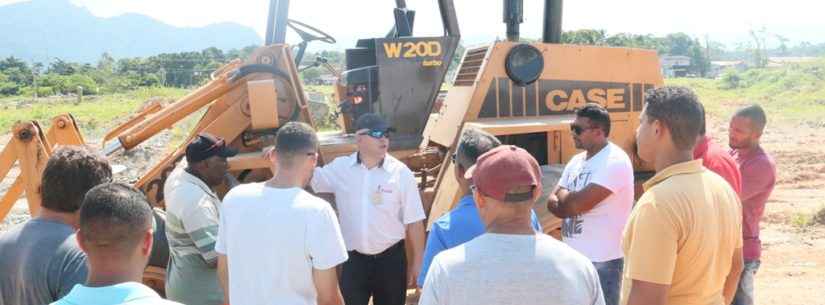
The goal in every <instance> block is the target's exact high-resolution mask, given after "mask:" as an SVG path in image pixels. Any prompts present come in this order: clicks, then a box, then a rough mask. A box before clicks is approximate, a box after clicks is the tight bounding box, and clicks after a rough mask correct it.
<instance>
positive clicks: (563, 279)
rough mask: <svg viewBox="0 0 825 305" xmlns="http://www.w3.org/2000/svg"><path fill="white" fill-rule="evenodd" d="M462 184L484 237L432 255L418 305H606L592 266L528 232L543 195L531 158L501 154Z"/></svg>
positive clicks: (484, 159) (483, 160) (485, 160)
mask: <svg viewBox="0 0 825 305" xmlns="http://www.w3.org/2000/svg"><path fill="white" fill-rule="evenodd" d="M465 177H467V178H468V179H472V182H473V184H474V187H473V188H474V192H473V197H474V199H475V202H476V206H477V207H478V213H479V216H481V219H482V220H483V222H484V224H485V227H486V228H487V233H485V234H483V235H481V236H479V237H477V238H475V239H473V240H471V241H469V242H467V243H465V244H463V245H460V246H458V247H455V248H452V249H449V250H446V251H444V252H441V253H440V254H438V255H436V257H435V260H434V261H433V263H432V265H431V266H430V269H429V271H428V272H427V278H426V280H425V282H424V292H423V293H422V295H421V301H420V302H419V304H421V305H456V304H467V305H469V304H485V305H495V304H525V305H531V304H571V305H604V296H603V295H602V290H601V286H600V284H599V278H598V275H597V273H596V270H595V268H594V267H593V264H591V263H590V261H589V260H588V259H587V258H586V257H584V256H582V255H581V254H579V253H577V252H576V251H575V250H573V249H572V248H570V247H569V246H567V245H565V244H563V243H561V242H559V241H556V240H554V239H553V238H552V237H550V236H547V235H544V234H540V233H536V232H535V231H534V230H533V228H532V226H531V218H530V211H531V210H532V206H533V203H534V202H535V201H536V200H537V199H538V197H539V195H540V193H541V189H542V188H541V171H540V170H539V166H538V162H536V160H535V159H534V158H533V157H532V156H531V155H530V153H528V152H527V151H525V150H524V149H521V148H518V147H515V146H510V145H504V146H499V147H498V148H495V149H493V150H490V151H488V152H487V153H485V154H483V155H481V156H480V157H479V158H478V162H477V163H476V165H474V166H473V167H471V168H470V169H469V170H468V171H467V173H466V175H465Z"/></svg>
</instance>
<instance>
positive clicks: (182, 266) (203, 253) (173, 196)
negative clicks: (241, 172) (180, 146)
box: [163, 133, 237, 305]
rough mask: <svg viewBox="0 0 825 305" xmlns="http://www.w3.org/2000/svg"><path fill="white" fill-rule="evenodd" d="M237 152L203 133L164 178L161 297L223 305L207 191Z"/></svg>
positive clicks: (213, 203)
mask: <svg viewBox="0 0 825 305" xmlns="http://www.w3.org/2000/svg"><path fill="white" fill-rule="evenodd" d="M235 154H237V151H236V150H234V149H231V148H229V147H227V146H226V143H225V142H224V140H223V139H220V138H218V137H215V136H212V135H210V134H206V133H202V134H200V135H198V137H197V138H195V140H193V141H192V142H191V143H190V144H189V145H188V146H187V147H186V162H187V166H186V167H185V168H184V167H178V168H177V169H175V170H174V171H172V173H171V174H170V175H169V178H167V179H166V183H165V184H164V186H163V193H164V196H165V199H166V212H167V215H166V238H167V239H168V240H169V265H168V266H167V267H166V297H167V298H169V299H170V300H173V301H177V302H181V303H184V304H203V305H212V304H215V305H218V304H223V303H224V299H223V290H221V288H220V284H219V283H218V276H217V269H216V268H217V262H218V254H217V253H216V252H215V241H216V240H217V236H218V209H219V205H220V199H219V198H218V196H217V195H216V194H215V192H214V191H212V189H211V187H214V186H217V185H220V184H221V183H223V182H224V181H225V179H226V177H227V175H226V173H227V172H226V171H227V168H228V165H227V162H226V158H227V157H231V156H234V155H235Z"/></svg>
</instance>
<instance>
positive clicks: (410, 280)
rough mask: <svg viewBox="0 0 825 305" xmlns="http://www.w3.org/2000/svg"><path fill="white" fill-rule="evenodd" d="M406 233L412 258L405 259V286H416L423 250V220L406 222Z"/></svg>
mask: <svg viewBox="0 0 825 305" xmlns="http://www.w3.org/2000/svg"><path fill="white" fill-rule="evenodd" d="M406 235H407V236H406V237H407V242H409V245H410V246H411V247H412V254H413V257H412V259H410V260H407V287H416V285H417V284H416V283H417V281H418V273H419V272H421V260H422V259H423V252H424V221H423V220H421V221H416V222H414V223H411V224H408V225H407V234H406Z"/></svg>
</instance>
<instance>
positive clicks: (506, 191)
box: [464, 145, 541, 202]
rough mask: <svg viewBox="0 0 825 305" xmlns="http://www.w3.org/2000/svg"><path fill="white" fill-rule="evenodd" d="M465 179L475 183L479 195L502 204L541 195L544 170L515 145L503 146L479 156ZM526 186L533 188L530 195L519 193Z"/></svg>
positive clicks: (527, 153) (465, 175)
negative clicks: (517, 190) (537, 194)
mask: <svg viewBox="0 0 825 305" xmlns="http://www.w3.org/2000/svg"><path fill="white" fill-rule="evenodd" d="M464 178H467V179H471V180H472V181H473V185H474V186H475V188H476V191H478V192H481V194H483V195H484V196H487V197H490V198H493V199H496V200H500V201H506V202H520V201H525V200H530V199H531V198H533V195H534V193H535V192H540V191H541V170H540V169H539V163H538V162H537V161H536V158H533V156H532V155H530V153H529V152H527V151H526V150H524V149H523V148H521V147H517V146H513V145H502V146H499V147H496V148H494V149H492V150H490V151H488V152H486V153H484V154H483V155H481V156H479V157H478V161H476V164H475V165H473V166H471V167H470V168H469V169H468V170H467V172H466V173H465V174H464ZM525 186H531V187H532V188H531V189H530V191H527V192H516V189H517V188H519V187H525Z"/></svg>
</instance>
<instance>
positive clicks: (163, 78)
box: [0, 29, 825, 96]
mask: <svg viewBox="0 0 825 305" xmlns="http://www.w3.org/2000/svg"><path fill="white" fill-rule="evenodd" d="M750 34H751V37H752V38H753V39H752V41H751V42H746V43H742V44H739V45H737V46H736V47H735V48H734V49H732V50H729V49H727V48H726V47H725V46H724V45H723V44H721V43H718V42H714V41H710V40H707V39H705V41H702V40H700V39H698V38H693V37H690V36H689V35H687V34H684V33H673V34H669V35H666V36H662V37H656V36H653V35H640V34H628V33H618V34H613V35H608V34H607V33H606V31H604V30H592V29H586V30H576V31H567V32H564V33H562V42H563V43H568V44H581V45H598V46H614V47H633V48H644V49H652V50H656V51H657V52H658V53H659V54H660V55H681V56H687V57H689V58H690V59H691V64H690V67H689V68H688V70H689V73H690V74H693V75H696V76H704V75H705V74H706V73H707V72H708V71H709V69H710V61H711V59H713V60H734V59H737V60H748V61H751V60H752V61H753V62H755V63H756V65H757V66H759V64H760V63H765V62H766V61H767V57H768V56H820V55H825V43H823V44H811V43H807V42H802V43H799V44H798V45H796V46H788V45H787V39H779V38H781V36H776V37H777V39H779V41H780V44H779V46H778V47H776V48H768V47H767V43H766V41H767V40H768V38H771V37H768V34H767V31H766V30H764V29H761V30H756V31H751V33H750ZM525 41H535V40H530V39H525ZM256 47H257V46H248V47H245V48H242V49H233V50H229V51H223V50H220V49H217V48H214V47H213V48H207V49H204V50H201V51H194V52H180V53H166V54H159V55H155V56H149V57H135V58H121V59H115V58H113V57H112V56H111V55H110V54H108V53H103V54H102V55H101V56H100V58H99V59H98V61H97V63H95V64H91V63H75V62H67V61H64V60H61V59H57V58H56V59H54V60H53V61H51V62H49V63H39V62H34V63H29V62H25V61H23V60H21V59H19V58H16V57H8V58H5V59H0V96H9V95H24V96H35V95H36V96H48V95H55V94H75V93H77V92H78V87H82V88H83V93H84V94H108V93H115V92H123V91H127V90H132V89H136V88H139V87H151V86H167V87H193V86H198V85H201V84H203V83H205V82H206V81H208V79H209V75H210V74H211V73H212V72H213V71H215V70H216V69H217V68H219V67H220V66H222V65H224V64H226V63H227V62H229V61H230V60H232V59H235V58H246V57H248V56H249V54H250V53H251V52H252V51H253V50H254V49H255V48H256ZM463 55H464V47H463V46H462V45H459V47H458V49H457V50H456V52H455V56H454V57H453V59H452V61H451V64H450V68H449V70H448V77H447V79H448V80H451V79H452V76H453V75H454V73H455V71H456V70H457V69H458V65H459V63H460V61H461V57H462V56H463ZM318 57H322V58H324V59H326V60H327V62H328V63H329V64H330V65H331V66H332V67H333V68H334V69H336V70H337V71H339V72H340V71H341V70H342V69H343V66H344V54H343V52H340V51H320V52H315V53H313V52H307V53H306V54H305V56H304V59H303V61H302V64H301V67H299V69H301V68H302V67H307V68H306V69H301V70H302V72H301V76H302V77H303V79H304V81H306V82H308V83H314V82H317V81H318V80H319V79H320V78H321V76H322V75H325V74H330V71H327V69H326V68H324V67H323V66H317V67H309V65H311V64H312V63H313V62H315V61H316V58H318Z"/></svg>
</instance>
